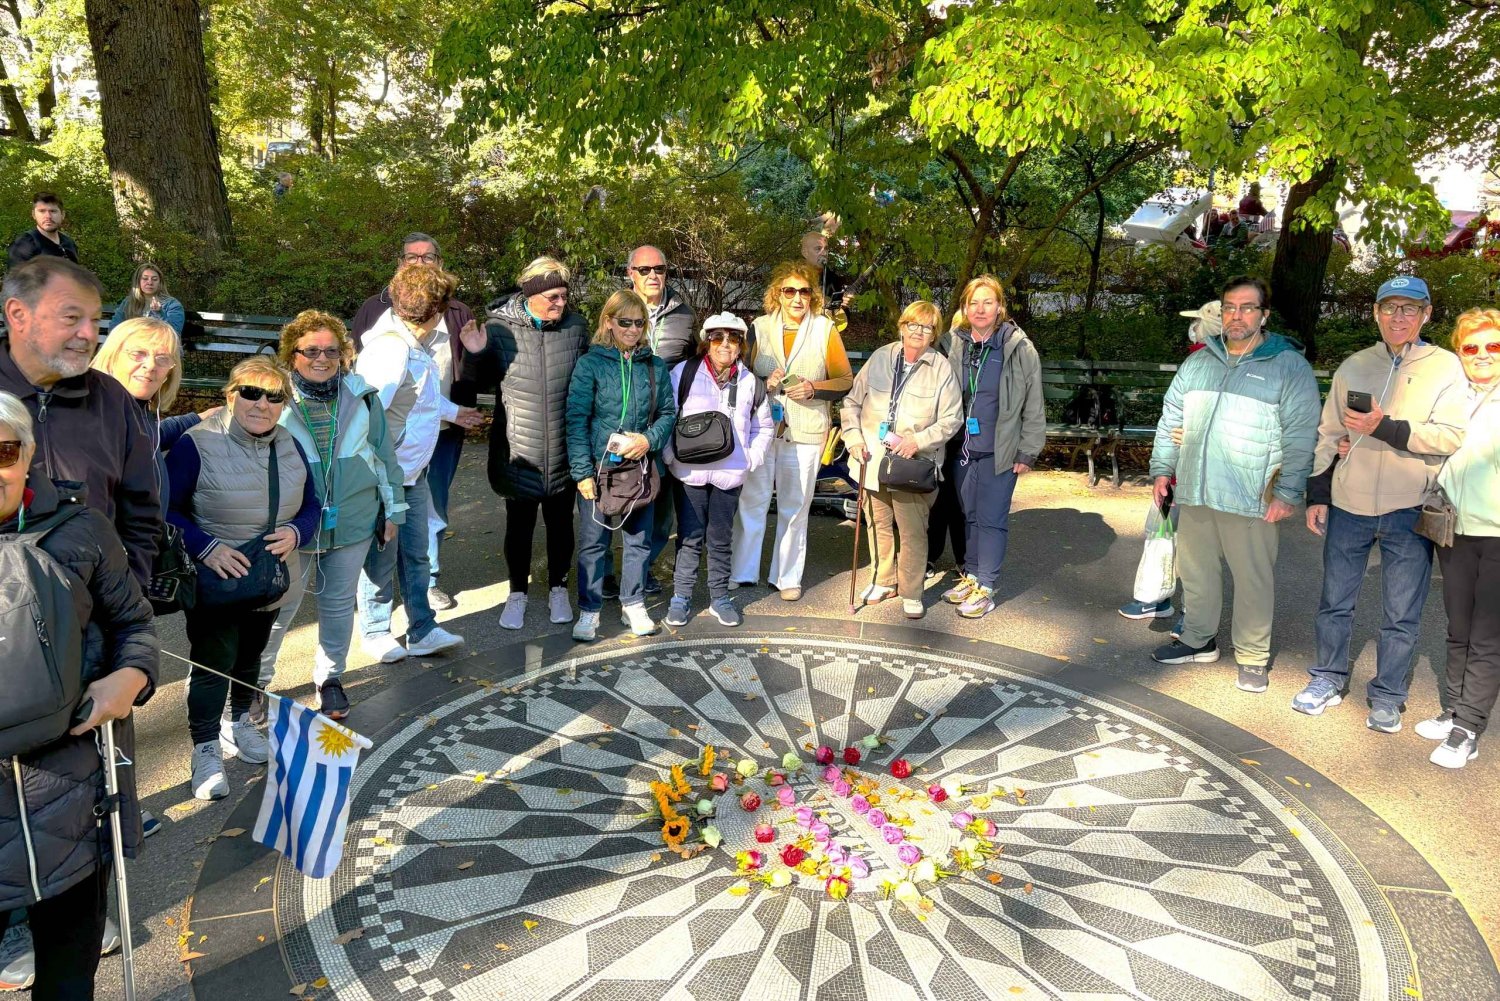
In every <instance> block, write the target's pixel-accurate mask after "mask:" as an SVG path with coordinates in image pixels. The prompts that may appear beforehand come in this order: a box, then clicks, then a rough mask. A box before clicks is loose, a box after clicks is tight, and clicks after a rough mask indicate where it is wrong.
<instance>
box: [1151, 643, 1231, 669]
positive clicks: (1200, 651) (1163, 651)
mask: <svg viewBox="0 0 1500 1001" xmlns="http://www.w3.org/2000/svg"><path fill="white" fill-rule="evenodd" d="M1151 659H1152V660H1154V661H1156V662H1157V663H1158V664H1212V663H1213V662H1214V661H1216V660H1218V659H1219V644H1218V642H1217V641H1215V640H1209V641H1208V642H1207V643H1205V644H1203V645H1202V646H1200V647H1191V646H1188V645H1187V644H1186V643H1184V642H1182V640H1173V641H1172V642H1170V643H1168V644H1167V645H1166V646H1163V647H1157V648H1156V650H1154V651H1153V652H1152V654H1151Z"/></svg>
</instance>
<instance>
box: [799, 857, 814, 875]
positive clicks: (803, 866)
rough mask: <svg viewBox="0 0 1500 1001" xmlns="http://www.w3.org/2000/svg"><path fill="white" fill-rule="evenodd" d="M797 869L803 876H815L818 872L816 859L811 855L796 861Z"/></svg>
mask: <svg viewBox="0 0 1500 1001" xmlns="http://www.w3.org/2000/svg"><path fill="white" fill-rule="evenodd" d="M797 871H798V872H800V873H802V874H803V875H804V876H816V875H817V874H818V860H817V859H815V858H813V857H812V856H811V855H809V856H807V858H805V859H803V860H802V861H801V862H798V863H797Z"/></svg>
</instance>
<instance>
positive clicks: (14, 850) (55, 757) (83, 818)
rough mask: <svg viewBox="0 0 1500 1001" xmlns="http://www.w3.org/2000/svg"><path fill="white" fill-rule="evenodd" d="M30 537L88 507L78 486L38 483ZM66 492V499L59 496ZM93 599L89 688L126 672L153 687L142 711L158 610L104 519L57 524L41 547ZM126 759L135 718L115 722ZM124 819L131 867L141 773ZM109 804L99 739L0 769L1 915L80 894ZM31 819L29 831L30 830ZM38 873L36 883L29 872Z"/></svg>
mask: <svg viewBox="0 0 1500 1001" xmlns="http://www.w3.org/2000/svg"><path fill="white" fill-rule="evenodd" d="M32 483H33V484H35V492H34V493H33V494H32V497H31V501H30V504H29V505H28V508H27V519H26V521H27V524H26V528H27V531H28V532H30V531H37V530H40V529H43V528H45V527H46V526H47V524H48V523H49V521H55V520H56V518H55V516H56V513H57V512H58V511H59V510H60V509H61V508H62V507H63V506H64V505H68V504H79V503H82V499H81V498H80V497H79V496H78V495H77V493H76V492H75V491H74V488H75V487H76V486H77V484H59V485H57V487H54V485H53V484H51V483H47V482H45V481H43V480H41V479H39V478H38V479H33V480H32ZM59 487H60V488H61V492H60V491H59V489H58V488H59ZM16 529H17V522H16V519H15V518H14V517H12V518H11V519H10V520H9V521H7V522H5V523H4V524H0V537H6V536H10V535H13V534H15V532H16ZM41 548H42V549H43V550H44V551H46V552H47V553H48V554H49V555H50V556H51V557H52V558H53V559H55V560H57V562H58V563H60V564H61V565H62V566H63V567H64V568H65V569H66V570H67V571H68V572H69V574H71V575H72V577H73V578H76V586H77V587H79V588H80V589H84V590H86V592H87V594H86V595H79V596H77V597H78V598H79V601H78V605H79V607H80V609H82V608H87V609H88V610H89V614H88V621H89V626H88V630H87V632H86V634H85V640H84V648H83V656H84V664H83V670H84V679H85V681H93V680H95V679H97V678H101V677H103V676H104V675H106V674H111V673H113V672H115V671H118V670H121V669H123V668H126V667H134V668H138V669H139V670H141V671H143V672H145V674H146V677H147V678H149V679H150V681H149V682H148V683H147V685H146V687H145V688H143V689H142V690H141V694H140V696H139V697H138V698H137V699H136V704H137V705H143V704H144V703H145V702H146V700H147V699H149V698H150V697H151V694H152V692H154V691H155V688H156V675H157V667H158V662H159V660H160V657H161V648H160V645H159V644H158V642H157V638H156V633H155V631H154V630H153V628H152V619H151V604H150V602H148V601H147V600H146V599H145V597H144V596H143V595H142V594H141V588H140V585H139V584H137V583H136V580H135V577H134V576H133V575H132V574H131V572H130V567H129V565H128V564H127V562H126V559H125V549H124V547H123V546H121V545H120V540H119V537H118V536H117V535H116V534H115V530H114V526H112V525H111V524H110V523H109V519H107V518H105V517H104V516H103V515H102V514H100V513H99V512H98V511H97V510H90V511H87V512H85V513H84V514H81V515H77V516H75V517H73V518H70V519H68V520H67V521H66V522H64V523H62V524H61V525H58V527H57V528H56V530H55V531H53V532H52V533H51V534H49V535H48V536H47V537H46V538H44V539H43V540H42V542H41ZM115 739H116V743H118V744H119V747H120V750H121V752H122V753H123V754H125V756H126V757H129V758H131V759H132V760H133V759H134V757H135V733H134V730H133V729H132V727H131V721H130V720H129V719H125V720H121V721H118V722H116V723H115ZM119 778H120V792H121V795H122V797H123V799H122V802H121V805H120V820H121V822H122V826H123V833H124V836H125V854H126V855H127V856H128V857H131V858H134V857H135V852H136V849H137V848H138V847H139V845H140V842H141V825H140V820H141V810H140V804H139V802H138V801H137V798H136V789H135V769H134V768H121V769H119ZM103 797H104V768H103V764H102V762H101V761H100V758H99V751H98V749H97V748H96V747H95V745H94V737H93V734H88V735H85V736H82V737H73V736H65V737H62V738H61V739H59V740H56V741H53V742H52V743H51V744H48V745H47V746H46V747H43V748H41V749H40V750H37V751H33V752H32V753H31V754H24V755H19V756H17V757H14V758H11V759H10V760H9V761H6V762H4V768H3V769H0V913H3V912H5V911H8V910H11V909H12V908H16V907H24V906H26V905H28V904H34V903H36V902H37V901H38V900H45V899H48V898H50V897H55V896H57V895H58V894H59V893H62V892H63V891H64V890H67V889H69V888H70V887H72V886H74V885H76V884H77V883H79V882H80V881H82V880H83V879H84V878H85V877H87V876H88V875H89V874H90V873H92V872H93V871H94V870H95V869H96V868H97V867H98V866H99V865H100V863H101V862H102V861H104V860H107V859H108V858H109V857H110V854H111V851H110V848H109V829H108V827H107V826H101V825H100V824H98V823H97V822H96V819H95V817H94V807H95V806H96V805H97V804H98V803H100V801H101V800H102V799H103ZM23 820H24V823H23ZM33 870H34V871H35V879H33V876H32V872H33Z"/></svg>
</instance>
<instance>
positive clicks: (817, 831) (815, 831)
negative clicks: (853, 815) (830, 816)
mask: <svg viewBox="0 0 1500 1001" xmlns="http://www.w3.org/2000/svg"><path fill="white" fill-rule="evenodd" d="M808 833H810V834H811V835H812V836H813V837H814V838H817V839H819V840H822V841H827V840H828V839H829V837H830V836H831V832H830V831H829V829H828V825H827V824H825V823H823V821H821V820H814V821H813V822H812V824H811V825H810V826H809V827H808Z"/></svg>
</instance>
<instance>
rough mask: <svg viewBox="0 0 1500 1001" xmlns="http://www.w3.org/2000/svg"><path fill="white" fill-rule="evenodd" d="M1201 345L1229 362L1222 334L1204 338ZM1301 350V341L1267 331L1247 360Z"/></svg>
mask: <svg viewBox="0 0 1500 1001" xmlns="http://www.w3.org/2000/svg"><path fill="white" fill-rule="evenodd" d="M1203 346H1204V348H1206V349H1207V350H1209V351H1212V352H1213V354H1214V357H1216V358H1218V359H1219V360H1220V361H1222V362H1224V363H1225V364H1228V363H1229V349H1228V348H1226V347H1225V346H1224V336H1223V335H1222V334H1221V335H1219V336H1218V337H1209V338H1207V339H1206V340H1204V342H1203ZM1303 350H1304V349H1303V347H1302V342H1301V341H1298V340H1296V339H1295V338H1292V337H1288V336H1286V335H1285V334H1277V333H1272V332H1269V331H1268V332H1267V333H1266V339H1265V340H1264V341H1262V342H1261V344H1260V346H1259V347H1257V348H1256V349H1255V350H1254V351H1252V352H1250V355H1249V360H1257V361H1258V360H1261V359H1264V358H1274V357H1276V356H1277V355H1279V354H1281V353H1282V352H1284V351H1294V352H1296V353H1297V354H1299V355H1300V354H1302V353H1303Z"/></svg>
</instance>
